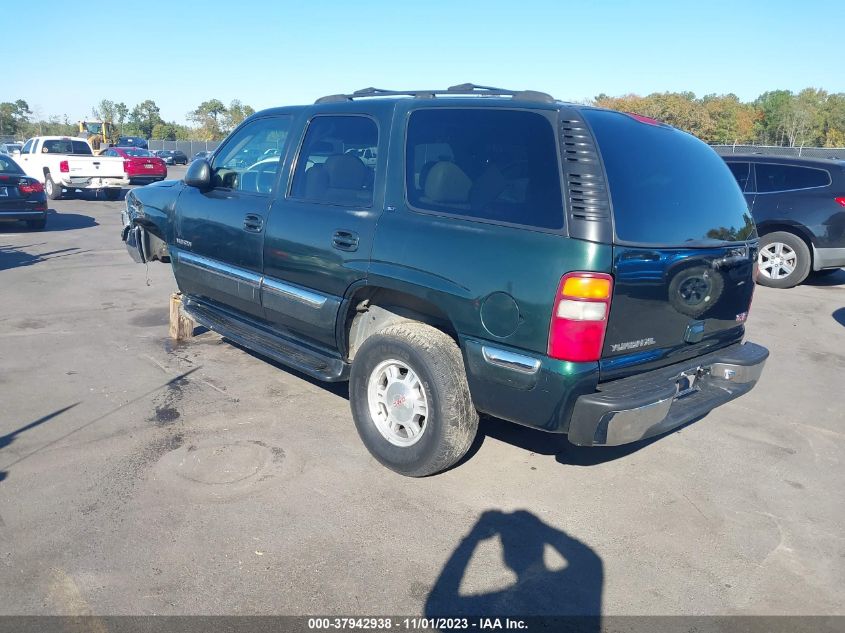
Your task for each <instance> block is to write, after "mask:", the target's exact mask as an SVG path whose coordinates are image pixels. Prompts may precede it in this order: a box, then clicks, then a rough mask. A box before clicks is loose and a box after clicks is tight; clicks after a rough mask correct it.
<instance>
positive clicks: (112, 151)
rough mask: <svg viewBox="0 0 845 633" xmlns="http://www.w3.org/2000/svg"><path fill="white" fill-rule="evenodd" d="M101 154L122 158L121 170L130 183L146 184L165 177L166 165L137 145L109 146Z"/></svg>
mask: <svg viewBox="0 0 845 633" xmlns="http://www.w3.org/2000/svg"><path fill="white" fill-rule="evenodd" d="M101 156H118V157H120V158H122V159H123V171H124V173H125V174H126V177H127V178H128V179H129V182H130V183H133V184H147V183H151V182H158V181H159V180H164V179H165V178H167V165H165V164H164V161H163V160H162V159H160V158H159V157H158V156H154V155H153V154H152V152H150V151H148V150H145V149H139V148H137V147H110V148H109V149H107V150H106V151H104V152H103V153H102V154H101Z"/></svg>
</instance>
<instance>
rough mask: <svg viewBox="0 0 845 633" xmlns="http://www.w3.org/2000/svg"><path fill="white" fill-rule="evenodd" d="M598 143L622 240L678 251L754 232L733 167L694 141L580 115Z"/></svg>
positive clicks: (591, 113)
mask: <svg viewBox="0 0 845 633" xmlns="http://www.w3.org/2000/svg"><path fill="white" fill-rule="evenodd" d="M583 114H584V117H585V118H586V119H587V121H588V122H589V124H590V126H591V127H592V129H593V132H594V134H595V136H596V140H597V141H598V144H599V151H600V153H601V156H602V159H603V161H604V167H605V170H606V172H607V178H608V182H609V185H610V195H611V199H612V202H613V215H614V229H615V231H616V239H617V240H618V241H620V242H626V243H632V244H643V245H660V246H680V245H686V246H690V245H694V244H696V243H702V244H708V243H714V242H725V241H728V242H732V241H741V240H745V239H748V238H749V237H752V236H753V235H754V223H753V221H752V220H751V215H750V214H749V213H748V205H747V203H746V202H745V198H744V196H743V195H742V192H741V191H740V189H739V187H738V186H737V182H736V180H735V179H734V176H733V174H731V171H730V169H728V166H727V165H726V164H725V161H723V160H722V159H721V158H720V157H719V155H718V154H716V152H714V151H713V150H712V149H711V148H710V147H708V146H707V145H705V144H704V143H703V142H701V141H699V140H698V139H697V138H695V137H694V136H692V135H690V134H686V133H685V132H681V131H680V130H676V129H675V128H672V127H669V126H664V125H651V124H648V123H642V122H640V121H638V120H637V119H635V118H633V117H632V116H630V115H627V114H622V113H618V112H609V111H606V110H592V109H585V110H583Z"/></svg>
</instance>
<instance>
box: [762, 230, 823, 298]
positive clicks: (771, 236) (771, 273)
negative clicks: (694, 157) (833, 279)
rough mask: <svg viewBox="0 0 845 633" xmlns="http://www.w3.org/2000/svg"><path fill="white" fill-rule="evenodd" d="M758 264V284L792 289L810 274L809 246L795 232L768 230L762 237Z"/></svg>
mask: <svg viewBox="0 0 845 633" xmlns="http://www.w3.org/2000/svg"><path fill="white" fill-rule="evenodd" d="M757 267H758V268H759V273H760V274H759V275H758V277H757V283H759V284H761V285H763V286H769V287H770V288H792V287H793V286H797V285H798V284H800V283H801V282H802V281H804V280H805V279H806V278H807V275H809V274H810V249H809V248H808V247H807V244H806V243H805V242H804V240H802V239H801V238H800V237H798V236H797V235H794V234H793V233H787V232H786V231H775V232H774V233H768V234H766V235H764V236H763V237H761V238H760V251H759V252H758V254H757Z"/></svg>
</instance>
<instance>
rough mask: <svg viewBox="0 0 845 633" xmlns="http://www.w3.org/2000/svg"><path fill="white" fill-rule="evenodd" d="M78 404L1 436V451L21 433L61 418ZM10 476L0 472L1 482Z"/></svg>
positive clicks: (5, 472)
mask: <svg viewBox="0 0 845 633" xmlns="http://www.w3.org/2000/svg"><path fill="white" fill-rule="evenodd" d="M78 404H79V403H78V402H74V403H73V404H71V405H68V406H66V407H64V408H62V409H57V410H56V411H53V412H52V413H48V414H47V415H45V416H43V417H40V418H38V419H37V420H35V421H33V422H30V423H29V424H25V425H24V426H22V427H20V428H19V429H16V430H14V431H12V432H11V433H6V435H0V450H2V449H4V448H6V447H7V446H8V445H9V444H11V443H12V442H14V441H15V439H16V438H17V437H18V436H19V435H20V434H21V433H24V432H26V431H29V430H30V429H34V428H35V427H37V426H41V425H42V424H44V423H45V422H49V421H50V420H52V419H53V418H55V417H58V416H60V415H61V414H62V413H64V412H65V411H69V410H70V409H73V408H74V407H75V406H77V405H78ZM8 474H9V473H8V471H5V470H0V481H3V480H4V479H6V477H7V476H8Z"/></svg>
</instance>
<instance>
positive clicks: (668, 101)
mask: <svg viewBox="0 0 845 633" xmlns="http://www.w3.org/2000/svg"><path fill="white" fill-rule="evenodd" d="M591 103H593V104H595V105H598V106H601V107H605V108H611V109H613V110H622V111H626V112H636V113H637V114H642V115H645V116H649V117H652V118H655V119H658V120H660V121H664V122H666V123H668V124H670V125H674V126H675V127H677V128H680V129H682V130H684V131H686V132H690V133H691V134H694V135H695V136H697V137H699V138H700V139H702V140H704V141H706V142H708V143H727V144H732V143H737V144H740V143H741V144H757V145H783V146H789V147H799V146H817V147H845V93H841V92H839V93H828V92H827V91H825V90H821V89H818V88H805V89H804V90H801V91H800V92H798V93H793V92H791V91H789V90H772V91H769V92H764V93H763V94H761V95H760V96H759V97H757V98H756V99H755V100H754V101H749V102H743V101H741V100H740V99H739V97H737V96H736V95H735V94H726V95H715V94H711V95H705V96H703V97H696V95H695V94H694V93H692V92H662V93H653V94H650V95H647V96H640V95H635V94H630V95H625V96H621V97H610V96H608V95H606V94H600V95H598V96H597V97H596V98H595V99H593V100H592V101H591ZM254 112H255V110H254V109H253V108H252V107H251V106H249V105H245V104H243V103H241V102H240V101H239V100H238V99H235V100H233V101H232V102H231V103H229V105H228V106H227V105H225V104H224V103H223V102H222V101H220V100H219V99H209V100H207V101H203V102H202V103H200V104H199V105H198V106H197V107H196V108H195V109H194V110H191V111H190V112H188V113H187V115H186V118H187V120H188V121H190V122H191V124H189V125H185V124H181V123H176V122H175V121H169V122H168V121H165V120H164V119H163V118H162V117H161V113H160V110H159V107H158V105H156V102H155V101H153V100H152V99H147V100H145V101H142V102H140V103H138V104H137V105H135V107H133V108H132V109H129V107H128V106H127V105H126V104H125V103H115V102H113V101H110V100H108V99H102V100H101V101H100V102H99V103H97V104H96V105H95V106H94V107H93V108H92V109H91V118H92V119H97V120H110V121H112V122H113V123H114V124H115V125H116V126H117V128H118V130H119V133H120V134H122V135H124V136H143V137H144V138H152V139H162V140H170V141H175V140H204V141H219V140H220V139H222V138H224V137H225V136H226V135H227V134H228V133H229V132H231V131H232V129H234V128H235V126H236V125H238V124H239V123H240V122H241V121H243V120H244V119H245V118H246V117H248V116H249V115H251V114H253V113H254ZM76 132H77V127H76V122H75V121H70V120H69V119H68V117H67V115H64V116H61V117H60V116H48V117H44V116H43V115H42V114H41V113H38V112H33V111H32V110H31V109H30V107H29V105H28V104H27V102H26V101H24V100H23V99H18V100H17V101H14V102H4V103H0V136H15V137H17V138H25V137H29V136H36V135H42V134H62V135H71V134H75V133H76Z"/></svg>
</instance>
